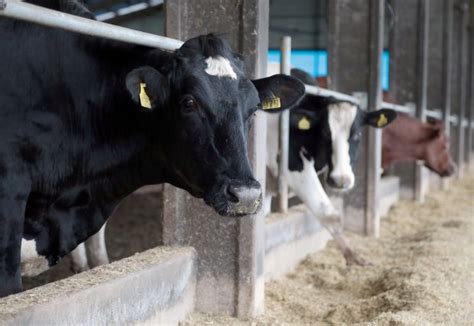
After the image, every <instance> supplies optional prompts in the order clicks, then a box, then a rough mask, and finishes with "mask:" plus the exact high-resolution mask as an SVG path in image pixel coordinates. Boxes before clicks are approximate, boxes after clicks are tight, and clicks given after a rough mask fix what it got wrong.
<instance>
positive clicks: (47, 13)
mask: <svg viewBox="0 0 474 326" xmlns="http://www.w3.org/2000/svg"><path fill="white" fill-rule="evenodd" d="M3 4H4V7H3V9H2V7H1V6H0V16H3V17H8V18H14V19H20V20H24V21H28V22H32V23H36V24H40V25H44V26H49V27H54V28H60V29H63V30H67V31H70V32H75V33H80V34H85V35H91V36H97V37H103V38H107V39H111V40H115V41H121V42H126V43H132V44H137V45H143V46H149V47H152V48H160V49H163V50H168V51H172V50H175V49H177V48H179V47H180V46H181V45H182V44H183V42H181V41H179V40H175V39H172V38H168V37H164V36H158V35H153V34H149V33H144V32H140V31H135V30H132V29H129V28H125V27H120V26H114V25H111V24H107V23H103V22H99V21H94V20H91V19H87V18H82V17H78V16H74V15H70V14H66V13H63V12H59V11H56V10H51V9H47V8H43V7H40V6H35V5H32V4H29V3H25V2H20V1H16V0H3Z"/></svg>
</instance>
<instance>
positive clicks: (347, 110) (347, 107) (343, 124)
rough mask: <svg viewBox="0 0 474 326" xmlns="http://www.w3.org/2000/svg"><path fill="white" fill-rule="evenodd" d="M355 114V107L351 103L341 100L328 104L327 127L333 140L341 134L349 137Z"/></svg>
mask: <svg viewBox="0 0 474 326" xmlns="http://www.w3.org/2000/svg"><path fill="white" fill-rule="evenodd" d="M356 114H357V107H356V106H355V105H353V104H350V103H347V102H342V103H337V104H331V105H329V128H330V129H331V137H332V139H333V140H334V139H335V138H336V137H337V136H339V135H341V134H343V135H344V136H345V138H346V139H349V134H350V132H351V127H352V124H353V123H354V120H355V117H356Z"/></svg>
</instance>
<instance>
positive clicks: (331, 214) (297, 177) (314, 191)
mask: <svg viewBox="0 0 474 326" xmlns="http://www.w3.org/2000/svg"><path fill="white" fill-rule="evenodd" d="M300 156H301V159H302V160H303V170H302V171H288V170H287V171H288V172H287V173H288V174H287V180H288V185H289V186H290V187H291V189H293V191H294V192H295V194H296V195H297V196H298V197H299V198H300V199H301V200H302V201H303V202H304V203H305V204H306V206H308V208H309V210H310V211H311V213H312V214H313V215H314V216H315V217H316V218H318V219H320V220H321V221H322V222H323V223H324V224H325V225H328V224H330V223H338V222H339V220H338V216H339V214H338V213H337V211H336V209H335V208H334V206H333V205H332V203H331V201H330V199H329V197H328V195H327V194H326V191H325V190H324V188H323V186H322V185H321V182H320V181H319V178H318V175H317V173H316V170H315V168H314V160H309V159H307V158H306V157H305V156H304V155H303V153H302V152H301V153H300Z"/></svg>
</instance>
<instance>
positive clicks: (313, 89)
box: [305, 85, 360, 104]
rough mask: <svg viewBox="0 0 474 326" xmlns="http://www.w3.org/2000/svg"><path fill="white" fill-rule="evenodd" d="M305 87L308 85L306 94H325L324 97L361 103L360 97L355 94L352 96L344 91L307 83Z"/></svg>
mask: <svg viewBox="0 0 474 326" xmlns="http://www.w3.org/2000/svg"><path fill="white" fill-rule="evenodd" d="M305 87H306V94H310V95H319V96H324V97H334V98H336V99H338V100H341V101H349V102H352V103H354V104H359V103H360V101H359V99H358V98H357V97H355V96H351V95H347V94H344V93H340V92H336V91H332V90H329V89H325V88H321V87H318V86H311V85H305Z"/></svg>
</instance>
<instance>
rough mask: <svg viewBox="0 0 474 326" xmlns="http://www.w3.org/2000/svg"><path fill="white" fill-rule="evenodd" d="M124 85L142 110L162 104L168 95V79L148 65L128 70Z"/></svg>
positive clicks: (151, 108)
mask: <svg viewBox="0 0 474 326" xmlns="http://www.w3.org/2000/svg"><path fill="white" fill-rule="evenodd" d="M126 86H127V90H128V92H129V93H130V95H131V97H132V100H133V101H134V102H135V103H137V104H138V105H139V106H140V107H141V108H142V109H143V110H153V109H155V108H156V107H160V106H162V105H163V103H165V101H166V98H167V96H168V95H167V94H168V81H167V80H166V78H165V76H163V74H161V73H160V72H159V71H158V70H156V69H154V68H152V67H148V66H145V67H140V68H137V69H134V70H132V71H131V72H129V73H128V75H127V78H126Z"/></svg>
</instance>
